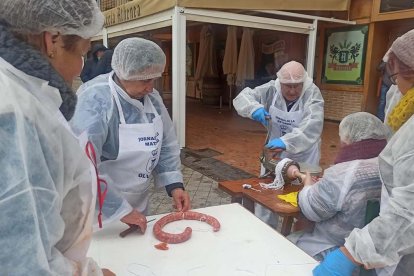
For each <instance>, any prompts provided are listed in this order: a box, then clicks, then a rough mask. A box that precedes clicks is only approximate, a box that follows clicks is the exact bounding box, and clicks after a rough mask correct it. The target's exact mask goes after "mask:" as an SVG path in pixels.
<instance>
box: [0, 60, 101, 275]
mask: <svg viewBox="0 0 414 276" xmlns="http://www.w3.org/2000/svg"><path fill="white" fill-rule="evenodd" d="M0 83H1V84H2V85H1V86H0V98H1V101H0V156H1V158H0V175H1V181H0V210H1V211H0V212H1V214H2V215H1V218H2V219H1V222H0V233H1V236H0V247H1V248H2V250H1V253H0V264H1V265H0V267H1V274H2V275H102V272H101V269H100V268H99V267H98V266H97V265H96V263H95V262H94V261H93V260H92V259H89V258H87V257H86V253H87V250H88V246H89V242H90V239H91V235H92V221H93V219H92V217H93V215H94V206H95V198H94V190H93V189H96V186H92V178H91V174H90V162H89V161H88V159H87V157H86V155H85V153H84V152H83V151H82V149H81V147H80V146H79V143H78V140H77V139H76V138H75V137H74V136H73V135H72V133H71V132H70V131H69V130H68V128H67V126H65V125H63V124H62V123H61V122H60V119H59V118H61V119H63V115H62V114H61V113H60V111H59V107H60V105H61V103H62V99H61V96H60V94H59V91H58V90H57V89H56V88H54V87H51V86H49V85H48V82H47V81H44V80H41V79H39V78H35V77H32V76H29V75H27V74H25V73H23V72H22V71H19V70H18V69H16V68H15V67H13V66H12V65H10V64H9V63H8V62H6V61H5V60H4V59H2V58H0ZM63 120H64V119H63Z"/></svg>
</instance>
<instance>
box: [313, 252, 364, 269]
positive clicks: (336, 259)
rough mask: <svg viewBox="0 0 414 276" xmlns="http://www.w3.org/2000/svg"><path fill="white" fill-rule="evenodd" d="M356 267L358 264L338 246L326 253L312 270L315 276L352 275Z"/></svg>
mask: <svg viewBox="0 0 414 276" xmlns="http://www.w3.org/2000/svg"><path fill="white" fill-rule="evenodd" d="M355 268H357V266H356V265H355V264H354V263H353V262H352V261H351V260H350V259H348V258H347V257H346V256H345V254H344V253H343V252H342V251H341V249H339V248H338V249H336V250H334V251H332V252H330V253H329V254H328V255H326V257H325V259H324V260H323V261H322V263H320V265H318V266H317V267H316V268H315V269H314V270H313V271H312V272H313V275H314V276H326V275H331V276H351V275H352V272H353V271H354V269H355Z"/></svg>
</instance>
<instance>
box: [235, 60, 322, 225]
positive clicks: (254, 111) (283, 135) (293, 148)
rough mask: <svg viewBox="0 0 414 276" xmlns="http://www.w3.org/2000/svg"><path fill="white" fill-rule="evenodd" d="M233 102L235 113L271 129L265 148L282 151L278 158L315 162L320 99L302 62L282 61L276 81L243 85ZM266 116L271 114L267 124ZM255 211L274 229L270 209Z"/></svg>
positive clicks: (258, 208) (317, 157) (273, 216)
mask: <svg viewBox="0 0 414 276" xmlns="http://www.w3.org/2000/svg"><path fill="white" fill-rule="evenodd" d="M233 105H234V108H235V109H236V110H237V112H238V113H239V115H241V116H243V117H248V118H252V119H254V120H256V121H258V122H261V123H262V124H263V125H265V126H266V127H268V128H269V129H270V130H271V133H270V137H269V141H268V143H267V144H266V148H269V149H274V150H279V151H282V153H281V155H280V158H290V159H292V160H294V161H296V162H306V163H308V164H310V165H316V166H317V165H319V159H320V155H321V154H320V143H321V134H322V129H323V105H324V101H323V98H322V94H321V92H320V90H319V88H318V87H317V86H316V85H315V84H314V83H313V80H312V79H311V78H310V77H308V74H307V73H306V71H305V68H303V66H302V64H300V63H299V62H296V61H290V62H288V63H286V64H285V65H283V66H282V67H281V68H280V70H279V72H277V79H276V80H272V81H270V82H268V83H266V84H263V85H261V86H258V87H256V88H254V89H251V88H248V87H246V88H245V89H243V90H242V91H241V92H240V94H239V95H238V96H237V97H236V98H235V99H234V101H233ZM267 116H271V125H270V126H268V125H267V120H266V117H267ZM264 173H265V172H264V168H263V167H262V171H261V174H262V175H263V174H264ZM255 214H256V215H257V216H258V217H259V218H260V219H262V220H263V221H265V222H266V223H268V224H270V225H272V226H273V227H275V228H276V226H277V223H278V219H277V217H276V216H275V215H274V214H273V213H272V212H270V211H269V210H267V209H265V208H263V207H262V206H261V205H258V204H257V205H256V206H255Z"/></svg>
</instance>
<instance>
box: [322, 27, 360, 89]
mask: <svg viewBox="0 0 414 276" xmlns="http://www.w3.org/2000/svg"><path fill="white" fill-rule="evenodd" d="M325 34H326V35H325V48H324V49H325V54H324V61H323V69H322V83H336V84H354V85H363V84H364V67H365V50H366V41H367V37H368V26H366V25H364V26H352V27H348V28H335V29H327V30H326V32H325Z"/></svg>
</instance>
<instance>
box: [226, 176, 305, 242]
mask: <svg viewBox="0 0 414 276" xmlns="http://www.w3.org/2000/svg"><path fill="white" fill-rule="evenodd" d="M272 181H273V179H270V178H266V179H260V178H249V179H241V180H229V181H222V182H219V184H218V187H219V188H220V189H221V190H223V191H225V192H227V193H228V194H230V195H231V197H232V202H240V201H241V200H242V201H243V203H242V204H243V206H244V207H245V208H246V209H248V210H250V211H251V212H253V213H254V203H255V202H256V203H259V204H261V205H263V206H264V207H266V208H268V209H269V210H271V211H272V212H274V213H276V214H277V215H279V216H280V217H282V228H281V233H282V235H285V236H286V235H289V234H290V231H291V228H292V224H293V218H294V217H296V216H298V215H299V214H300V209H299V208H298V207H295V206H293V205H292V204H290V203H287V202H286V201H284V200H281V199H280V198H278V197H277V195H281V194H288V193H291V192H296V191H299V190H300V189H302V186H301V185H291V184H287V185H285V186H284V188H283V190H270V189H268V190H265V189H262V188H261V187H260V184H259V182H263V183H271V182H272ZM243 184H250V185H252V187H253V188H255V189H258V190H260V191H261V192H258V191H255V190H252V189H243V187H242V185H243Z"/></svg>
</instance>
